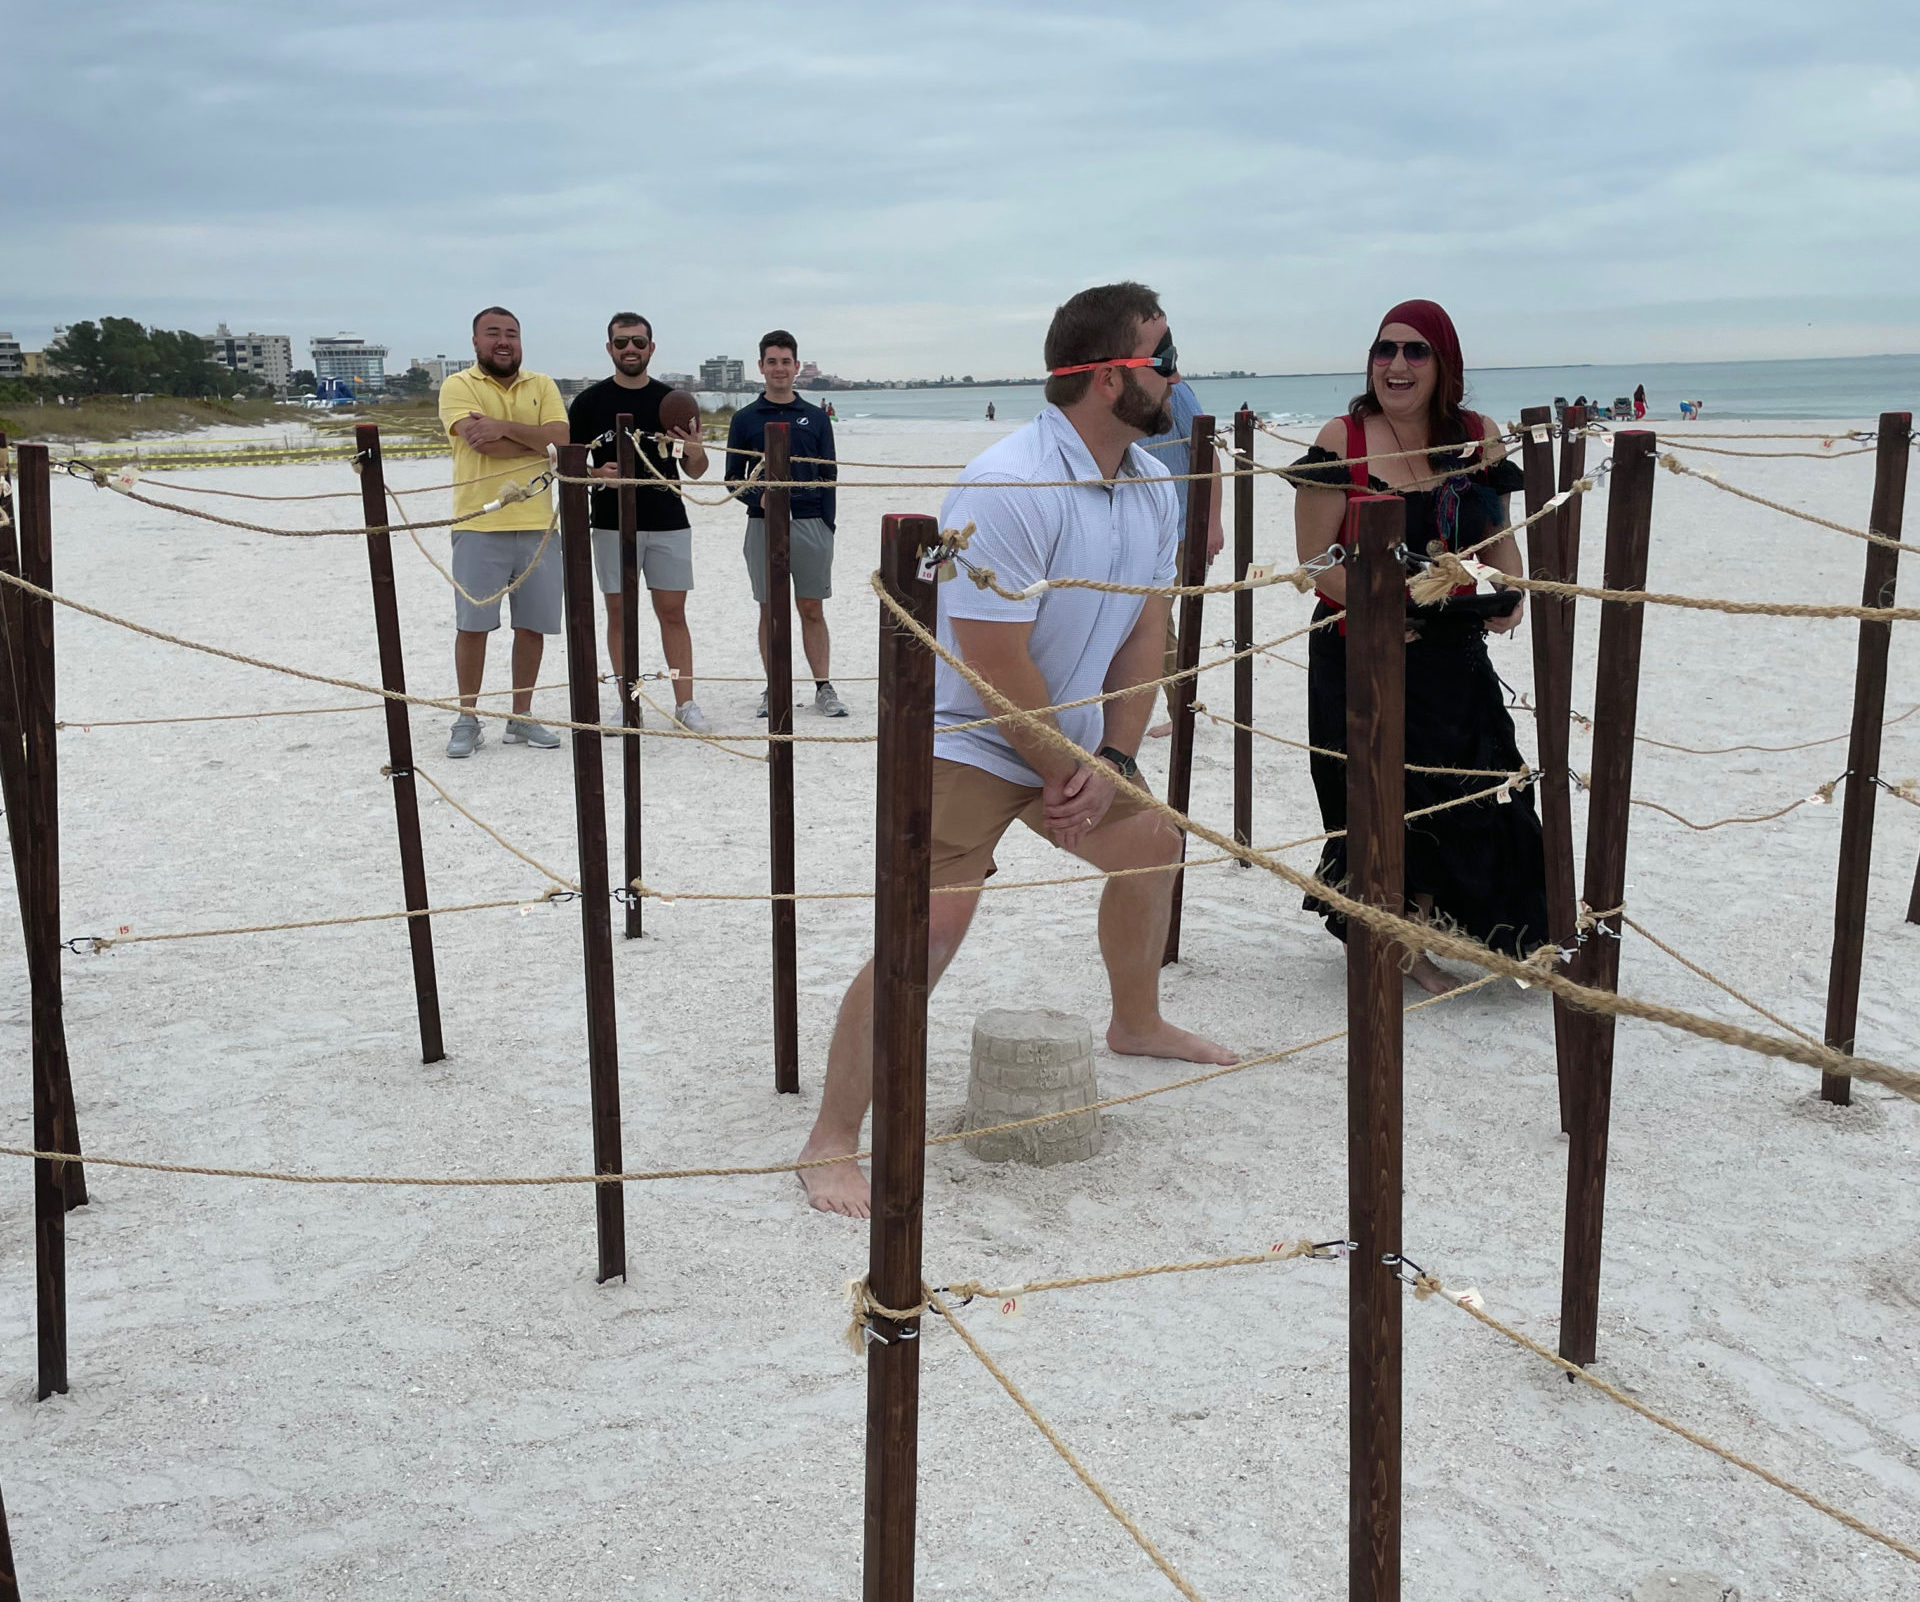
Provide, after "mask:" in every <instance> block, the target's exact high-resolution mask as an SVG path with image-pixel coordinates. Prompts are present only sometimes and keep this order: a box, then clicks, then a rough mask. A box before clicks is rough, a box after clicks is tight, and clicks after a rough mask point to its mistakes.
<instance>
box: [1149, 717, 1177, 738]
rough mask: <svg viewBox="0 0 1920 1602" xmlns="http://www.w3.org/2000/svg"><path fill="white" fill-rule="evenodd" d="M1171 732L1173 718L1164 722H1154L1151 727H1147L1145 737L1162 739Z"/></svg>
mask: <svg viewBox="0 0 1920 1602" xmlns="http://www.w3.org/2000/svg"><path fill="white" fill-rule="evenodd" d="M1172 733H1173V720H1172V719H1171V718H1169V719H1168V720H1167V721H1166V722H1165V723H1156V724H1154V726H1153V727H1152V728H1150V729H1148V730H1147V738H1148V739H1149V740H1164V739H1167V738H1168V737H1169V736H1170V735H1172Z"/></svg>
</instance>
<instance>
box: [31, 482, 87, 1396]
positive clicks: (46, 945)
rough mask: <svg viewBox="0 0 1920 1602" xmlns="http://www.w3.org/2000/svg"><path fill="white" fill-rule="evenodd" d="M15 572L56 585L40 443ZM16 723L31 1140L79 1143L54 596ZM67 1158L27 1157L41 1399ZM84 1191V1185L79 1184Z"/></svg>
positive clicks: (61, 1367) (62, 1234) (60, 1306)
mask: <svg viewBox="0 0 1920 1602" xmlns="http://www.w3.org/2000/svg"><path fill="white" fill-rule="evenodd" d="M18 506H19V518H20V568H21V577H23V578H24V579H26V581H27V582H28V583H29V584H37V585H39V586H40V587H41V588H42V589H48V590H50V589H52V588H53V507H52V492H51V485H50V467H49V463H48V460H47V447H46V446H44V445H22V446H21V447H20V485H19V495H18ZM22 601H23V604H22V606H21V608H20V611H21V637H20V667H21V675H20V676H21V689H22V700H21V707H20V715H21V723H22V725H23V726H24V733H25V744H26V768H25V772H26V792H27V795H26V801H27V815H26V828H27V839H28V844H29V852H28V858H29V876H30V877H29V886H30V891H31V896H30V899H31V900H32V903H33V916H32V918H31V919H30V920H29V922H28V924H27V928H26V935H27V973H28V977H29V980H30V982H31V985H32V991H33V1001H32V1017H33V1047H32V1051H33V1144H34V1146H35V1148H36V1149H37V1150H40V1151H70V1152H74V1153H75V1154H78V1152H79V1150H80V1140H79V1132H78V1129H77V1128H76V1126H75V1120H74V1115H73V1084H72V1081H71V1079H70V1078H69V1076H68V1070H67V1037H66V1023H65V1018H64V1015H63V1011H62V1008H63V999H62V994H61V974H60V803H59V764H58V756H57V751H56V748H55V741H56V738H57V736H56V734H55V732H54V716H55V713H54V642H53V603H52V602H51V601H46V600H42V599H40V598H39V597H38V596H24V597H22ZM70 1166H71V1165H69V1164H66V1163H62V1162H58V1161H50V1160H38V1159H37V1160H36V1161H35V1162H34V1165H33V1225H34V1228H33V1237H34V1289H35V1307H36V1319H35V1335H36V1340H37V1346H38V1358H39V1387H38V1395H39V1397H40V1399H41V1400H42V1401H44V1400H45V1399H46V1398H47V1397H49V1396H51V1395H52V1394H53V1393H54V1392H56V1391H65V1390H66V1388H67V1225H66V1215H67V1208H68V1207H69V1206H70V1205H77V1204H76V1203H74V1202H73V1200H72V1198H71V1196H70V1194H69V1191H68V1188H67V1187H68V1185H69V1178H68V1174H67V1172H66V1170H68V1168H69V1167H70ZM82 1199H84V1192H83V1193H82Z"/></svg>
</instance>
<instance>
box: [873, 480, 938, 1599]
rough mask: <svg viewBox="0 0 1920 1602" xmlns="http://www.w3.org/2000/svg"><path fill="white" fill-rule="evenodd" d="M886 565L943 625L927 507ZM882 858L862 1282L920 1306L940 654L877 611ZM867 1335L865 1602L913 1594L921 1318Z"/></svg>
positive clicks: (897, 1303)
mask: <svg viewBox="0 0 1920 1602" xmlns="http://www.w3.org/2000/svg"><path fill="white" fill-rule="evenodd" d="M880 530H881V532H880V571H881V576H882V578H883V579H884V580H885V582H886V585H887V589H888V591H889V593H890V594H892V596H893V597H894V599H895V600H897V601H899V602H900V604H901V605H902V606H904V607H905V608H906V609H907V610H908V611H909V612H910V613H912V615H913V617H914V619H915V621H916V622H918V623H920V624H922V625H923V626H924V627H926V628H927V629H928V630H931V629H933V628H934V626H935V622H936V613H937V610H938V608H937V605H936V602H935V594H934V586H933V584H932V583H931V582H930V581H929V580H928V579H926V578H923V577H922V576H921V573H920V559H921V554H922V552H923V551H925V550H927V549H929V548H931V547H932V546H933V544H934V543H935V542H936V541H937V540H938V538H939V530H940V525H939V522H938V520H937V519H935V518H931V517H913V516H905V515H902V514H899V513H893V514H890V515H888V516H887V517H885V518H883V519H882V520H881V525H880ZM877 772H878V784H877V786H876V789H877V792H878V807H877V813H876V819H875V825H876V826H875V830H874V840H875V861H874V918H873V952H874V957H873V960H874V987H873V1223H872V1226H871V1228H870V1230H869V1232H868V1243H869V1244H868V1261H867V1284H868V1286H869V1288H870V1289H871V1291H872V1293H873V1298H874V1300H876V1301H878V1302H879V1303H880V1304H881V1305H882V1306H884V1307H897V1308H908V1307H916V1306H918V1305H919V1303H920V1296H921V1279H920V1202H921V1193H922V1190H923V1188H924V1184H925V1178H926V1139H927V992H928V988H929V987H928V983H927V939H928V937H927V919H928V910H929V902H930V900H931V897H930V894H929V891H928V888H927V885H928V872H929V863H930V861H931V856H932V846H933V653H932V652H931V651H929V650H927V648H926V647H925V646H923V645H922V644H920V642H919V641H918V640H916V639H914V638H913V637H912V636H911V635H910V634H908V633H907V632H906V630H905V629H903V628H902V627H901V626H900V625H899V624H898V623H897V622H896V621H895V619H894V617H893V614H892V613H890V612H887V611H885V610H884V609H883V610H882V611H881V613H880V749H879V756H878V770H877ZM869 1331H870V1338H869V1340H868V1343H867V1503H866V1526H865V1530H866V1541H865V1553H866V1556H865V1564H864V1570H863V1575H864V1587H863V1591H862V1595H863V1596H864V1598H865V1602H912V1597H913V1545H914V1539H913V1537H914V1513H915V1503H916V1491H917V1484H916V1481H917V1478H918V1459H919V1447H920V1320H919V1319H918V1318H917V1317H915V1318H906V1319H890V1318H884V1317H881V1316H878V1315H874V1316H873V1317H872V1319H871V1320H870V1324H869Z"/></svg>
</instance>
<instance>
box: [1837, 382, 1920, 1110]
mask: <svg viewBox="0 0 1920 1602" xmlns="http://www.w3.org/2000/svg"><path fill="white" fill-rule="evenodd" d="M1912 445H1913V414H1912V413H1911V412H1882V413H1881V414H1880V445H1879V451H1878V453H1877V454H1876V456H1875V457H1874V469H1873V512H1872V515H1871V516H1870V517H1869V518H1868V520H1867V527H1868V529H1869V530H1870V531H1871V532H1873V533H1875V534H1884V535H1886V536H1887V537H1888V538H1889V539H1896V540H1897V539H1899V537H1900V528H1901V524H1902V523H1903V522H1904V520H1905V517H1904V514H1905V511H1906V502H1907V457H1908V455H1909V454H1910V452H1911V449H1912ZM1899 568H1900V553H1899V551H1897V550H1896V549H1894V547H1893V546H1891V545H1872V544H1870V545H1868V546H1867V576H1866V583H1865V584H1864V586H1863V587H1862V589H1861V594H1860V604H1861V605H1862V606H1892V605H1893V594H1894V580H1895V579H1896V578H1897V577H1898V576H1899ZM1892 640H1893V625H1892V624H1891V623H1874V622H1871V621H1868V620H1867V619H1864V618H1863V619H1862V620H1861V623H1860V648H1859V654H1858V656H1857V657H1856V658H1855V660H1854V668H1853V734H1852V737H1851V738H1850V739H1849V740H1848V742H1847V792H1846V798H1845V800H1844V801H1843V802H1842V803H1841V808H1842V810H1841V817H1840V870H1839V874H1838V879H1837V883H1836V887H1835V890H1834V896H1833V964H1832V966H1831V967H1830V968H1829V969H1828V972H1827V1029H1826V1040H1827V1044H1828V1045H1829V1046H1831V1047H1833V1049H1834V1050H1835V1051H1844V1052H1847V1053H1849V1054H1851V1053H1852V1051H1853V1035H1854V1028H1855V1025H1856V1024H1857V1022H1858V1020H1859V1014H1860V962H1861V957H1862V954H1863V952H1864V949H1865V946H1866V938H1867V880H1868V876H1869V874H1870V872H1871V869H1872V866H1873V802H1874V793H1875V791H1877V790H1878V789H1879V785H1878V783H1877V782H1876V781H1877V780H1878V779H1879V777H1880V732H1881V720H1882V719H1883V718H1884V717H1885V716H1886V712H1887V647H1888V646H1889V645H1890V644H1891V643H1892ZM1915 896H1916V900H1920V879H1916V880H1915ZM1912 915H1913V908H1911V907H1909V908H1908V916H1909V917H1910V918H1911V917H1912ZM1916 921H1920V920H1916ZM1820 1097H1821V1099H1822V1100H1823V1101H1830V1102H1833V1103H1835V1104H1836V1105H1837V1106H1841V1107H1844V1106H1846V1105H1847V1104H1848V1103H1849V1102H1851V1101H1852V1100H1853V1079H1852V1077H1851V1076H1850V1075H1847V1074H1830V1073H1823V1074H1821V1076H1820Z"/></svg>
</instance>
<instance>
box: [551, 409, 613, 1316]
mask: <svg viewBox="0 0 1920 1602" xmlns="http://www.w3.org/2000/svg"><path fill="white" fill-rule="evenodd" d="M560 476H561V479H562V483H561V485H560V545H561V557H562V560H563V563H564V565H565V570H566V594H567V687H568V690H569V692H570V695H571V702H570V704H571V707H572V716H573V721H574V722H575V723H598V722H599V721H600V671H599V665H598V652H597V651H596V649H595V646H594V637H595V635H596V634H597V633H598V630H597V629H596V628H595V627H594V615H593V614H594V601H593V597H594V589H595V585H594V582H593V530H592V528H591V526H590V524H589V520H588V516H587V485H586V477H587V448H586V446H584V445H562V446H561V447H560ZM573 807H574V822H575V827H576V830H577V832H578V834H579V837H580V947H581V958H582V961H583V962H584V964H585V968H586V981H587V1075H588V1084H589V1086H590V1088H591V1092H592V1101H593V1171H594V1172H595V1173H596V1174H617V1173H619V1172H620V1045H619V1034H618V1030H617V1027H616V1024H615V1019H614V1006H613V923H612V914H611V904H612V903H611V897H610V896H609V895H608V894H607V794H606V783H605V778H604V775H603V774H602V772H601V767H600V736H599V735H598V734H596V733H594V732H593V731H592V730H591V729H575V730H574V731H573ZM593 1201H594V1220H595V1223H596V1225H597V1226H598V1227H597V1233H598V1236H599V1243H600V1272H599V1274H598V1276H597V1277H598V1279H599V1281H600V1283H602V1284H605V1283H606V1282H607V1281H608V1280H610V1279H613V1278H614V1277H616V1276H618V1277H619V1278H621V1279H625V1278H626V1277H627V1215H626V1198H625V1196H624V1194H623V1193H622V1191H621V1188H620V1186H619V1185H617V1184H614V1185H595V1186H594V1187H593Z"/></svg>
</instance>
